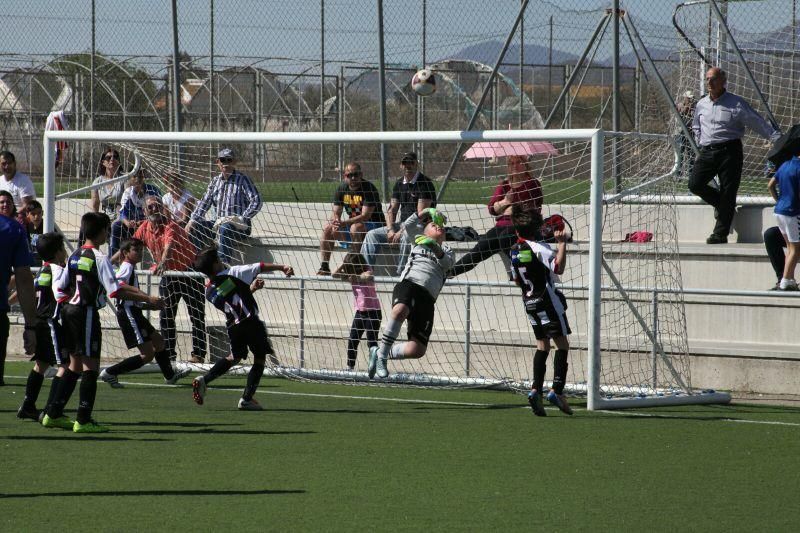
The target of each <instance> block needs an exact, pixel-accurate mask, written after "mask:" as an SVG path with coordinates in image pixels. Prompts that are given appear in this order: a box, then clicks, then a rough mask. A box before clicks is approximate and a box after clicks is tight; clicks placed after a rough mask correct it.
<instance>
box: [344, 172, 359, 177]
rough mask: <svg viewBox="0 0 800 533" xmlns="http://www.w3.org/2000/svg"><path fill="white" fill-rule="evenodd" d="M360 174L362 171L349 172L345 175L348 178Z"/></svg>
mask: <svg viewBox="0 0 800 533" xmlns="http://www.w3.org/2000/svg"><path fill="white" fill-rule="evenodd" d="M360 175H361V172H348V173H347V174H345V175H344V176H345V177H346V178H355V177H356V176H360Z"/></svg>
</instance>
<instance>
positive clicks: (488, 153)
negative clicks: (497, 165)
mask: <svg viewBox="0 0 800 533" xmlns="http://www.w3.org/2000/svg"><path fill="white" fill-rule="evenodd" d="M535 154H550V155H558V150H556V147H555V146H553V145H552V144H550V143H549V142H547V141H508V142H497V141H482V142H477V143H475V144H473V145H472V146H471V147H470V148H469V150H467V151H466V152H465V153H464V159H490V158H493V157H508V156H510V155H535Z"/></svg>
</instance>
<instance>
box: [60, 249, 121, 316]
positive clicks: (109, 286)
mask: <svg viewBox="0 0 800 533" xmlns="http://www.w3.org/2000/svg"><path fill="white" fill-rule="evenodd" d="M57 288H58V290H59V291H60V292H62V293H65V294H66V295H70V296H65V297H64V299H65V300H66V301H67V303H69V304H72V305H77V306H81V307H95V308H98V309H100V308H102V307H105V305H106V303H107V300H108V297H111V298H113V297H115V296H116V294H117V290H119V284H118V283H117V278H116V276H115V275H114V268H113V267H112V266H111V262H110V261H109V260H108V257H106V255H105V254H104V253H103V252H101V251H100V250H98V249H97V248H93V247H91V246H88V245H87V246H83V247H81V248H79V249H77V250H75V251H74V252H73V253H72V255H70V256H69V259H68V260H67V266H66V269H65V272H64V274H63V275H62V276H61V277H60V278H59V280H58V287H57Z"/></svg>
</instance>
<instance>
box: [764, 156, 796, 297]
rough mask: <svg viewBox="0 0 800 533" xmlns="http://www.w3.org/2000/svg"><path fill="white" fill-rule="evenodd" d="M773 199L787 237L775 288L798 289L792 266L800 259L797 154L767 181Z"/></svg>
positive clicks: (780, 227)
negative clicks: (784, 256)
mask: <svg viewBox="0 0 800 533" xmlns="http://www.w3.org/2000/svg"><path fill="white" fill-rule="evenodd" d="M767 188H768V189H769V193H770V194H771V195H772V197H773V198H774V199H775V218H776V219H777V220H778V228H779V229H780V231H781V234H782V235H783V238H784V240H785V241H786V251H787V252H788V253H787V254H786V262H785V263H784V266H783V277H782V278H781V281H780V282H779V284H778V290H781V291H797V290H800V288H798V286H797V281H795V279H794V270H795V267H796V266H797V260H798V259H800V256H798V252H799V251H800V154H796V155H795V157H793V158H791V159H790V160H788V161H786V162H785V163H783V164H782V165H781V166H780V168H779V169H778V171H777V172H776V173H775V175H774V176H773V177H772V178H770V180H769V184H768V185H767Z"/></svg>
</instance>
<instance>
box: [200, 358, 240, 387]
mask: <svg viewBox="0 0 800 533" xmlns="http://www.w3.org/2000/svg"><path fill="white" fill-rule="evenodd" d="M232 366H233V361H231V360H230V359H228V358H225V359H219V360H218V361H217V362H216V363H214V366H212V367H211V370H209V371H208V373H207V374H206V375H205V376H203V379H204V380H205V382H206V384H208V383H211V382H212V381H214V380H215V379H217V378H218V377H220V376H221V375H222V374H224V373H225V372H227V371H228V370H230V369H231V367H232Z"/></svg>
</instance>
